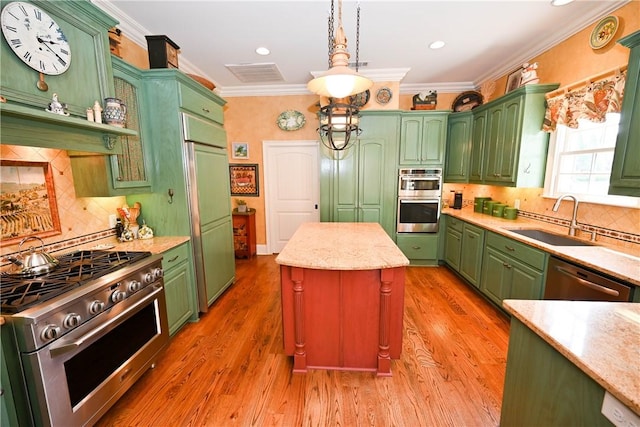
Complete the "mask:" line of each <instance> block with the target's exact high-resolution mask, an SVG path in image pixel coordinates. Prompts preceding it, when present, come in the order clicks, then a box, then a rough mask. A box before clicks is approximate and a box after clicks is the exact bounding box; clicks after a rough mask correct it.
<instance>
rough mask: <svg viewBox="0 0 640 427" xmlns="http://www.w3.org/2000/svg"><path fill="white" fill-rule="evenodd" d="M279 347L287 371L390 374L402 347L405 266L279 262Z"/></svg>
mask: <svg viewBox="0 0 640 427" xmlns="http://www.w3.org/2000/svg"><path fill="white" fill-rule="evenodd" d="M280 277H281V287H282V325H283V333H284V349H285V353H286V354H287V355H290V356H293V371H294V372H306V371H307V369H336V370H350V371H375V372H376V373H377V375H378V376H391V359H398V358H400V353H401V351H402V316H403V311H404V278H405V267H396V268H384V269H377V270H316V269H307V268H300V267H291V266H286V265H281V266H280Z"/></svg>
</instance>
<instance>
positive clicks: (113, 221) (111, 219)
mask: <svg viewBox="0 0 640 427" xmlns="http://www.w3.org/2000/svg"><path fill="white" fill-rule="evenodd" d="M116 218H117V216H116V214H111V215H109V228H115V226H116Z"/></svg>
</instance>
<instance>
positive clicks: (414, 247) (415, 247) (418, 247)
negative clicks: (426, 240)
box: [411, 246, 420, 250]
mask: <svg viewBox="0 0 640 427" xmlns="http://www.w3.org/2000/svg"><path fill="white" fill-rule="evenodd" d="M411 249H415V250H418V249H420V246H412V247H411Z"/></svg>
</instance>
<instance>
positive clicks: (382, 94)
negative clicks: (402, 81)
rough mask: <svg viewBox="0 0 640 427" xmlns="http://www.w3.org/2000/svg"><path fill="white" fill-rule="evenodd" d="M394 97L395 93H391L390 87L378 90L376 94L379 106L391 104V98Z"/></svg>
mask: <svg viewBox="0 0 640 427" xmlns="http://www.w3.org/2000/svg"><path fill="white" fill-rule="evenodd" d="M392 97H393V92H391V89H389V88H388V87H383V88H380V89H378V92H376V102H377V103H378V104H382V105H384V104H387V103H389V101H391V98H392Z"/></svg>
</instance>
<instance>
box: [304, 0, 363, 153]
mask: <svg viewBox="0 0 640 427" xmlns="http://www.w3.org/2000/svg"><path fill="white" fill-rule="evenodd" d="M333 10H334V9H333V0H331V16H330V17H329V70H328V71H327V72H326V73H324V74H323V75H322V76H321V77H318V78H315V79H313V80H312V81H310V82H309V84H308V88H309V89H310V90H311V91H312V92H315V93H317V94H319V95H321V96H325V97H328V98H329V102H330V103H329V104H328V105H325V106H324V107H322V108H320V112H319V114H318V117H319V120H320V126H319V127H318V134H319V135H320V141H322V143H323V144H324V146H325V147H327V148H328V149H330V150H333V151H342V150H346V149H347V148H349V147H350V146H351V145H353V143H354V142H355V141H356V138H357V136H358V135H359V134H360V132H361V130H360V127H359V122H360V115H359V113H360V111H359V110H358V107H357V106H355V105H352V104H350V103H349V102H350V101H349V98H347V97H348V96H349V95H353V94H356V93H360V92H364V91H365V90H367V89H369V88H370V87H371V86H372V85H373V82H372V81H371V80H369V79H367V78H366V77H362V76H361V75H359V74H358V69H357V67H358V56H359V44H360V4H358V14H357V29H356V70H355V71H354V70H352V69H351V68H349V67H348V61H349V53H348V52H347V39H346V37H345V36H344V30H343V28H342V0H338V31H337V34H336V36H335V37H333V28H334V27H333Z"/></svg>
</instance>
